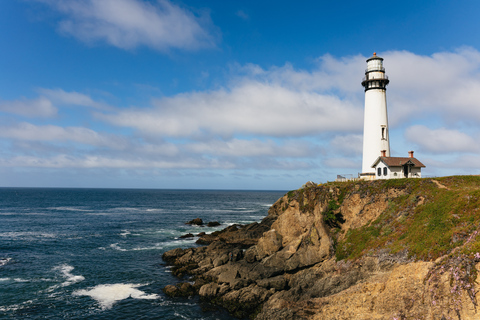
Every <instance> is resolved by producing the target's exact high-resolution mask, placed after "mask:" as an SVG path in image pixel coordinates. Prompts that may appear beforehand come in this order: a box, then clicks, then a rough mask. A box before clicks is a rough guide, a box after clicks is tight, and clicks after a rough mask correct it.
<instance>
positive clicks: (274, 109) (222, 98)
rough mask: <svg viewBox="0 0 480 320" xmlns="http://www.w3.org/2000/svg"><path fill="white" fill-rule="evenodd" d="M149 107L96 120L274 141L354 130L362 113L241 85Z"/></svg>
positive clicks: (307, 96) (315, 98) (320, 98)
mask: <svg viewBox="0 0 480 320" xmlns="http://www.w3.org/2000/svg"><path fill="white" fill-rule="evenodd" d="M153 104H154V108H150V109H131V110H125V111H124V110H120V111H119V112H118V113H117V114H103V115H100V114H99V115H98V117H99V118H100V119H103V120H105V121H108V122H110V123H112V124H115V125H118V126H125V127H132V128H135V129H137V130H139V131H141V132H144V133H148V134H160V135H168V136H174V137H188V136H192V135H200V134H213V135H221V136H232V135H235V134H248V135H262V136H274V137H288V136H305V135H315V134H318V133H319V132H326V131H358V130H360V128H361V126H362V121H361V118H362V113H363V111H362V108H361V106H355V105H353V104H352V103H351V102H350V101H345V100H341V99H339V98H338V97H335V96H333V95H322V94H318V93H315V92H306V91H297V90H292V89H290V88H285V87H282V86H279V85H270V84H266V83H260V82H257V81H245V82H244V83H242V84H241V85H239V86H237V87H234V88H232V89H231V90H226V89H221V90H217V91H212V92H199V93H189V94H180V95H177V96H174V97H172V98H164V99H158V100H155V101H154V102H153Z"/></svg>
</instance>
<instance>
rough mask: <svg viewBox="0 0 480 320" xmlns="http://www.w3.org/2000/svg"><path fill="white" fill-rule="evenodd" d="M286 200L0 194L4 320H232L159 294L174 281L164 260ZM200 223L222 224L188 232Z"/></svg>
mask: <svg viewBox="0 0 480 320" xmlns="http://www.w3.org/2000/svg"><path fill="white" fill-rule="evenodd" d="M284 193H285V192H283V191H212V190H139V189H131V190H126V189H54V188H52V189H47V188H0V319H86V318H88V319H222V320H223V319H233V317H231V316H230V315H228V314H227V313H226V312H225V311H224V310H221V309H219V310H211V311H208V312H204V311H202V308H201V306H200V304H199V303H198V302H199V301H198V298H169V297H167V296H165V295H164V294H163V292H162V288H163V287H164V286H165V285H167V284H174V283H176V282H179V281H180V280H178V279H177V278H176V277H174V276H172V274H171V272H170V270H169V267H168V266H166V265H165V263H164V262H163V261H162V259H161V256H162V254H163V253H164V252H165V251H168V250H170V249H173V248H177V247H182V248H187V247H193V246H196V245H195V240H196V239H198V238H197V237H195V238H193V239H181V238H179V237H180V236H181V235H184V234H186V233H193V234H198V233H200V232H202V231H204V232H207V233H209V232H213V231H216V230H221V229H223V228H225V227H227V226H228V225H231V224H234V223H241V224H246V223H251V222H255V221H260V220H261V219H262V218H264V217H265V216H266V215H267V211H268V208H269V206H270V205H272V204H273V203H274V202H275V201H276V200H277V199H278V198H280V197H281V196H282V195H283V194H284ZM197 217H199V218H202V219H203V221H204V222H209V221H218V222H220V223H221V225H220V226H219V227H215V228H208V227H199V226H189V225H185V222H187V221H190V220H192V219H194V218H197Z"/></svg>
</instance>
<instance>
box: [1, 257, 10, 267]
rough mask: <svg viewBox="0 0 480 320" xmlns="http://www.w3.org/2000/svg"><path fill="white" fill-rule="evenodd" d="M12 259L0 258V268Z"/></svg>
mask: <svg viewBox="0 0 480 320" xmlns="http://www.w3.org/2000/svg"><path fill="white" fill-rule="evenodd" d="M11 260H12V258H0V267H1V266H4V265H6V264H7V263H8V262H9V261H11Z"/></svg>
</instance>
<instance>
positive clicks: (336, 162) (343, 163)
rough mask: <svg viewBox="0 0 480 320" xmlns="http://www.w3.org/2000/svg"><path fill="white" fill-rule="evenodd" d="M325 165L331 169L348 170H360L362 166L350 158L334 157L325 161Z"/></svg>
mask: <svg viewBox="0 0 480 320" xmlns="http://www.w3.org/2000/svg"><path fill="white" fill-rule="evenodd" d="M324 163H325V165H326V166H327V167H330V168H348V169H353V168H356V169H359V168H360V165H359V163H358V162H357V161H355V160H352V159H348V158H339V157H332V158H328V159H326V160H325V161H324Z"/></svg>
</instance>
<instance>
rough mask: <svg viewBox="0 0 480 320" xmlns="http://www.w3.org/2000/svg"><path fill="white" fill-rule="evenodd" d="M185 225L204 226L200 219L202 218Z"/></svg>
mask: <svg viewBox="0 0 480 320" xmlns="http://www.w3.org/2000/svg"><path fill="white" fill-rule="evenodd" d="M185 224H192V225H197V226H201V225H203V220H202V219H200V218H195V219H193V220H191V221H188V222H187V223H185Z"/></svg>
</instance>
